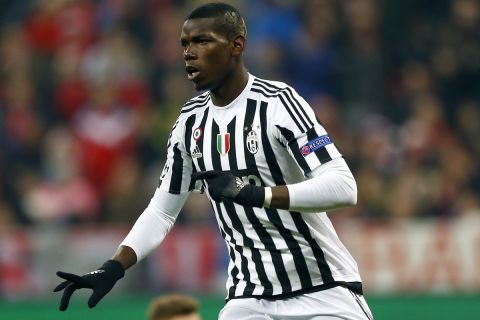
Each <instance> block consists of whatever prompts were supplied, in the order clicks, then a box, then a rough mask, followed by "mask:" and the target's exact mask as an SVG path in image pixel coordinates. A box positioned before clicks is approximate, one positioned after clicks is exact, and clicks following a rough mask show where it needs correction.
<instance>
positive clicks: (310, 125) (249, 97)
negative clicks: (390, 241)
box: [159, 75, 361, 299]
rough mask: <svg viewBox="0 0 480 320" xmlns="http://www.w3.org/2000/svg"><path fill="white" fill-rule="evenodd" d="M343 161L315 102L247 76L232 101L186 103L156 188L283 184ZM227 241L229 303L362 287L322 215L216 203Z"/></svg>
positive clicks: (201, 98)
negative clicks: (204, 174) (231, 181)
mask: <svg viewBox="0 0 480 320" xmlns="http://www.w3.org/2000/svg"><path fill="white" fill-rule="evenodd" d="M337 157H341V154H340V153H339V151H338V150H337V148H336V147H335V144H334V143H333V141H332V139H331V138H330V137H329V136H328V134H327V132H326V131H325V129H324V128H323V127H322V126H321V125H320V123H319V122H318V121H317V119H316V117H315V114H314V112H313V110H312V109H311V107H310V106H309V105H308V103H307V102H306V101H305V100H304V99H303V98H302V97H300V96H299V95H298V94H297V93H296V92H295V90H294V89H292V88H291V87H289V86H287V85H286V84H284V83H281V82H275V81H267V80H262V79H259V78H257V77H254V76H253V75H249V81H248V84H247V86H246V87H245V89H244V90H243V92H242V93H241V94H240V95H239V96H238V97H237V98H236V99H235V100H234V101H233V102H232V103H230V104H229V105H227V106H224V107H217V106H215V105H213V103H212V101H211V99H210V96H209V93H208V92H206V93H203V94H201V95H199V96H197V97H195V98H193V99H191V100H190V101H188V102H187V103H186V104H185V105H184V107H183V108H182V110H181V114H180V116H179V118H178V120H177V122H176V123H175V125H174V127H173V129H172V133H171V135H170V138H169V142H168V158H167V162H166V164H165V168H164V170H163V172H162V175H161V178H160V184H159V187H160V188H161V189H162V190H165V191H168V192H170V193H173V194H179V193H184V192H188V191H190V190H192V189H199V188H201V182H197V185H193V184H192V182H191V179H190V176H191V173H192V172H193V171H205V170H223V171H231V172H232V173H234V174H235V175H237V176H239V177H241V178H242V179H243V180H244V181H245V182H249V183H252V184H256V185H262V186H275V185H286V184H293V183H297V182H301V181H304V180H306V179H308V176H309V173H310V172H312V171H313V170H315V169H316V168H317V167H319V166H321V165H322V164H323V163H326V162H328V161H330V160H332V159H334V158H337ZM210 201H211V203H212V206H213V208H214V211H215V215H216V218H217V221H218V225H219V228H220V232H221V234H222V236H223V238H224V239H225V242H226V244H227V248H228V252H229V256H230V263H229V267H228V272H229V277H228V280H227V291H228V295H227V299H232V298H238V297H264V298H268V297H274V296H275V297H287V296H293V295H296V294H300V293H305V292H312V291H316V290H321V289H323V288H329V287H332V286H334V285H336V284H337V283H357V284H358V283H359V282H360V281H361V280H360V276H359V273H358V269H357V264H356V262H355V260H354V259H353V258H352V256H351V255H350V254H349V252H348V251H347V249H346V248H345V247H344V245H343V244H342V243H341V242H340V240H339V239H338V236H337V234H336V232H335V230H334V228H333V226H332V224H331V222H330V220H329V218H328V217H327V215H326V213H325V212H319V213H300V212H291V211H288V210H279V209H267V208H249V207H243V206H241V205H238V204H235V203H233V202H230V201H224V202H221V203H218V202H215V201H213V200H211V199H210Z"/></svg>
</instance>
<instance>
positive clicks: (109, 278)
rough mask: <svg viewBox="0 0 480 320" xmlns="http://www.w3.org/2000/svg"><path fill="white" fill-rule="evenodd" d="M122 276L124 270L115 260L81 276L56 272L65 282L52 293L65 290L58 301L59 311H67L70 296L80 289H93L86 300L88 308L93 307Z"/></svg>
mask: <svg viewBox="0 0 480 320" xmlns="http://www.w3.org/2000/svg"><path fill="white" fill-rule="evenodd" d="M124 275H125V270H124V269H123V266H122V264H121V263H120V262H118V261H115V260H108V261H106V262H105V263H104V264H103V265H102V266H101V267H100V268H98V269H97V270H95V271H92V272H90V273H87V274H85V275H83V276H78V275H75V274H72V273H66V272H62V271H57V276H59V277H60V278H63V279H65V280H66V281H64V282H62V283H60V284H59V285H58V286H56V287H55V289H53V292H58V291H61V290H63V289H65V290H64V291H63V295H62V300H61V301H60V311H65V310H67V308H68V303H69V302H70V297H71V296H72V294H73V293H74V292H75V290H77V289H82V288H89V289H93V293H92V295H91V296H90V299H88V306H89V307H90V308H93V307H95V306H96V305H97V303H98V302H99V301H100V300H101V299H102V298H103V297H104V296H105V295H106V294H107V293H108V292H109V291H110V290H111V289H112V288H113V286H114V285H115V283H116V282H117V281H118V280H119V279H121V278H123V276H124Z"/></svg>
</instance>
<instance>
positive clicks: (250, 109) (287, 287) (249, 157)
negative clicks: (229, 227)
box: [243, 99, 292, 292]
mask: <svg viewBox="0 0 480 320" xmlns="http://www.w3.org/2000/svg"><path fill="white" fill-rule="evenodd" d="M256 107H257V102H256V101H255V100H251V99H248V101H247V110H246V113H245V120H244V121H245V122H244V127H245V128H251V127H252V123H253V119H254V117H255V113H256ZM247 135H248V130H245V131H244V132H243V140H244V141H246V140H247ZM243 150H244V155H245V163H246V166H247V168H248V169H249V170H252V171H254V174H255V175H256V176H258V177H260V173H259V172H258V168H257V163H256V161H255V156H254V155H253V154H251V153H250V152H249V151H248V150H247V149H246V148H245V147H244V148H243ZM265 212H266V213H267V216H268V218H269V220H271V219H272V217H271V215H272V213H273V212H271V211H270V210H268V209H266V211H265ZM245 213H246V214H247V218H248V220H249V221H250V223H251V224H252V225H253V226H255V228H254V229H255V230H256V232H257V234H258V236H259V238H260V240H261V241H262V243H263V244H264V246H265V247H266V248H268V250H269V251H270V255H271V257H272V262H273V267H274V268H275V272H276V275H277V278H278V281H279V282H280V285H281V286H282V292H290V291H291V290H292V285H291V283H290V279H289V278H288V273H287V271H286V270H285V264H284V262H283V259H282V255H281V254H280V252H279V250H278V249H277V248H276V247H275V243H274V242H273V239H272V236H271V235H270V234H269V233H268V231H267V230H266V229H265V226H263V225H262V223H261V222H260V221H259V220H258V218H257V217H256V215H255V212H254V211H253V208H247V207H245ZM275 213H276V212H275ZM275 213H273V215H274V214H275Z"/></svg>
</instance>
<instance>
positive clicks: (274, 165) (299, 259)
mask: <svg viewBox="0 0 480 320" xmlns="http://www.w3.org/2000/svg"><path fill="white" fill-rule="evenodd" d="M267 106H268V104H267V103H266V102H264V101H262V102H261V104H260V124H261V128H262V133H261V137H262V146H263V150H264V152H265V158H266V160H267V164H268V167H269V169H270V172H271V174H272V178H273V179H274V181H275V184H276V185H284V184H285V181H284V180H283V177H282V174H281V171H280V166H279V165H278V162H277V160H276V159H275V156H274V153H273V149H272V146H271V145H270V141H268V136H267V125H268V124H267ZM254 160H255V159H253V161H254ZM247 163H248V161H247ZM265 211H266V212H267V215H268V218H269V220H270V222H272V224H273V225H274V226H275V227H276V228H277V230H278V231H279V233H280V235H281V236H282V238H283V239H284V240H285V243H286V244H287V246H288V249H289V250H290V252H291V253H292V256H293V262H294V263H295V268H296V269H297V274H298V277H299V279H300V283H301V284H302V288H309V287H311V286H312V285H313V284H312V279H311V277H310V272H309V270H308V267H307V263H306V261H305V257H304V256H303V253H302V250H301V248H300V245H299V244H298V242H297V241H296V240H295V238H294V237H293V235H292V233H291V231H290V230H288V229H286V228H285V226H284V225H283V222H282V219H281V218H280V215H279V213H278V210H276V209H271V208H265Z"/></svg>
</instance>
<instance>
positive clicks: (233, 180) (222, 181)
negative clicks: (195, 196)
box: [192, 170, 265, 208]
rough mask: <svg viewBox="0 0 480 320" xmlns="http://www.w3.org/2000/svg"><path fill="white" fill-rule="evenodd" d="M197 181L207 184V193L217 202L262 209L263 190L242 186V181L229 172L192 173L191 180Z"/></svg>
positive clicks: (250, 185)
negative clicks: (200, 180) (224, 201)
mask: <svg viewBox="0 0 480 320" xmlns="http://www.w3.org/2000/svg"><path fill="white" fill-rule="evenodd" d="M199 179H203V180H205V181H206V182H207V184H208V193H209V194H210V197H212V199H213V200H215V201H217V202H222V201H223V200H231V201H233V202H235V203H238V204H240V205H242V206H245V207H260V208H261V207H263V203H264V201H265V188H263V187H257V186H254V185H252V184H244V183H243V181H242V179H240V178H239V177H236V176H235V175H233V174H232V173H230V172H223V171H216V170H212V171H204V172H194V173H193V174H192V180H193V181H196V180H199Z"/></svg>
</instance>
